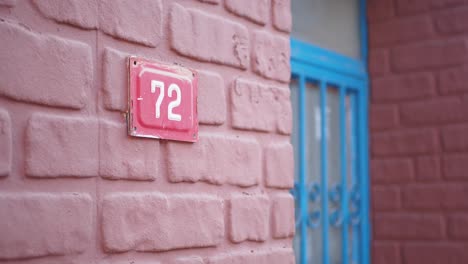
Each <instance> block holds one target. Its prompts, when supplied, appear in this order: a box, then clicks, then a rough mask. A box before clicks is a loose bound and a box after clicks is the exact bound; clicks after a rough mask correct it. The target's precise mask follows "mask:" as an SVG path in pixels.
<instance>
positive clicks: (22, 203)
mask: <svg viewBox="0 0 468 264" xmlns="http://www.w3.org/2000/svg"><path fill="white" fill-rule="evenodd" d="M95 210H96V207H95V206H94V205H93V204H92V201H91V197H90V196H89V195H88V194H84V193H27V192H21V193H0V215H1V216H2V221H0V233H1V234H2V236H0V259H4V260H5V259H25V258H33V257H43V256H52V255H70V254H79V253H82V252H84V251H85V250H86V249H88V247H89V245H90V244H92V243H91V237H92V232H93V230H94V228H93V212H94V211H95Z"/></svg>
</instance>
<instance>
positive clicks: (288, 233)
mask: <svg viewBox="0 0 468 264" xmlns="http://www.w3.org/2000/svg"><path fill="white" fill-rule="evenodd" d="M271 200H272V206H271V225H272V235H273V237H274V238H287V237H293V236H294V231H295V230H296V223H295V218H294V207H295V204H294V197H292V196H291V195H290V194H289V193H283V194H279V195H276V196H273V197H272V198H271Z"/></svg>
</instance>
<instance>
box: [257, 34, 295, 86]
mask: <svg viewBox="0 0 468 264" xmlns="http://www.w3.org/2000/svg"><path fill="white" fill-rule="evenodd" d="M289 57H290V47H289V41H288V39H287V38H284V37H281V36H278V35H272V34H270V33H268V32H267V31H263V30H259V31H255V33H254V39H253V47H252V64H253V66H252V67H253V70H254V71H255V72H256V73H258V74H259V75H261V76H263V77H266V78H268V79H275V80H278V81H282V82H289V79H290V75H291V66H290V64H289Z"/></svg>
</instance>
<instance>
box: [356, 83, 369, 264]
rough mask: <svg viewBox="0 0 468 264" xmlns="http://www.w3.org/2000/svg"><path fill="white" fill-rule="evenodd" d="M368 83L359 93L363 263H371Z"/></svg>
mask: <svg viewBox="0 0 468 264" xmlns="http://www.w3.org/2000/svg"><path fill="white" fill-rule="evenodd" d="M367 87H368V82H367V79H366V80H365V81H364V85H363V87H362V91H361V92H360V93H359V99H360V100H359V101H360V102H359V119H358V120H359V123H360V124H359V135H358V139H359V140H360V142H359V146H360V148H359V149H360V151H359V166H360V169H359V176H360V177H359V179H360V181H361V184H360V193H361V195H362V196H361V200H360V202H361V205H360V208H361V211H360V213H361V229H362V231H361V234H362V236H361V243H362V247H361V256H362V262H363V263H370V254H369V252H370V250H369V248H370V232H369V230H370V222H369V215H368V212H369V196H370V194H369V192H370V188H369V177H367V175H369V159H368V155H369V153H368V148H369V146H368V140H369V139H368V131H367V130H368V116H367V113H368V104H369V101H368V89H367Z"/></svg>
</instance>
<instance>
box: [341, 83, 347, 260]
mask: <svg viewBox="0 0 468 264" xmlns="http://www.w3.org/2000/svg"><path fill="white" fill-rule="evenodd" d="M339 92H340V110H339V111H340V156H341V157H340V162H341V166H340V168H341V224H342V245H341V251H342V253H341V255H342V259H343V264H348V185H347V179H346V177H347V161H348V159H347V148H346V132H347V131H348V129H347V127H346V87H344V86H340V87H339Z"/></svg>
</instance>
